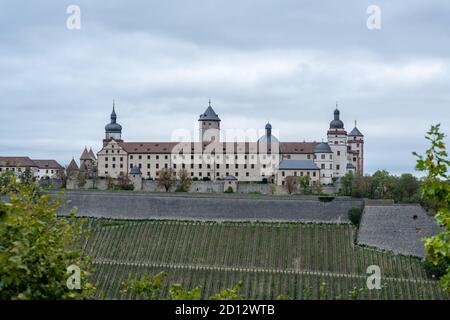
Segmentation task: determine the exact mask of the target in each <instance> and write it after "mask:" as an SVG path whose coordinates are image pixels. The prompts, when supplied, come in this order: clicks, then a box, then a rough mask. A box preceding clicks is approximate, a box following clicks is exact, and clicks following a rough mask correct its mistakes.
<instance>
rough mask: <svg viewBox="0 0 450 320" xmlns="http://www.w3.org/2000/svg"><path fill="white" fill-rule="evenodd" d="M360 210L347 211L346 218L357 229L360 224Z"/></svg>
mask: <svg viewBox="0 0 450 320" xmlns="http://www.w3.org/2000/svg"><path fill="white" fill-rule="evenodd" d="M361 216H362V210H361V209H360V208H351V209H350V210H348V218H349V219H350V222H351V223H352V224H353V225H355V226H356V227H359V223H360V222H361Z"/></svg>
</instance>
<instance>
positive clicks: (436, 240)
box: [413, 124, 450, 293]
mask: <svg viewBox="0 0 450 320" xmlns="http://www.w3.org/2000/svg"><path fill="white" fill-rule="evenodd" d="M425 138H426V139H427V140H428V141H430V143H431V146H430V148H429V149H427V150H426V151H425V155H419V154H417V153H416V152H414V153H413V155H415V156H416V157H417V158H418V160H417V164H416V169H417V170H419V171H423V172H426V173H427V176H426V178H425V179H424V182H423V185H422V195H423V197H425V198H428V199H432V200H434V201H436V202H437V203H439V204H440V206H439V208H438V210H437V213H436V216H435V219H436V222H437V224H438V225H441V226H442V227H443V229H444V230H443V231H442V232H440V233H438V234H436V235H435V236H432V237H426V238H424V243H425V250H426V252H427V253H428V255H427V260H428V261H429V262H430V263H432V264H433V265H435V266H443V267H444V268H445V270H446V273H445V274H444V275H442V276H441V278H440V284H441V286H442V287H443V288H444V289H445V290H447V292H449V293H450V209H449V208H450V182H449V181H450V179H449V174H448V168H449V166H450V160H449V158H448V153H447V151H446V147H445V143H444V138H445V134H444V133H442V132H441V131H440V124H438V125H433V126H431V129H430V130H429V131H428V132H427V135H426V136H425Z"/></svg>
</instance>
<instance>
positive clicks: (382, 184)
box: [369, 170, 395, 199]
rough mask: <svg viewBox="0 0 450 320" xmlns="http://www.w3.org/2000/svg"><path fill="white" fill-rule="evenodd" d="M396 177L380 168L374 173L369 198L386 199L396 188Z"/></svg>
mask: <svg viewBox="0 0 450 320" xmlns="http://www.w3.org/2000/svg"><path fill="white" fill-rule="evenodd" d="M394 184H395V183H394V178H393V177H392V176H391V175H390V174H389V172H388V171H386V170H378V171H376V172H375V173H374V174H373V175H372V185H371V188H370V195H369V198H372V199H386V198H388V197H390V196H391V194H392V190H393V188H394Z"/></svg>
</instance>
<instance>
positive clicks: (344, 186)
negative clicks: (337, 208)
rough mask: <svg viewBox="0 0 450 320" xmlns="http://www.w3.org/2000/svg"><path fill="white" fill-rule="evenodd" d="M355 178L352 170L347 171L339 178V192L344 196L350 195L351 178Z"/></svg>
mask: <svg viewBox="0 0 450 320" xmlns="http://www.w3.org/2000/svg"><path fill="white" fill-rule="evenodd" d="M354 178H355V176H354V174H353V172H352V171H349V172H348V173H347V174H346V175H345V176H343V177H342V178H341V194H342V195H344V196H351V195H352V186H353V179H354Z"/></svg>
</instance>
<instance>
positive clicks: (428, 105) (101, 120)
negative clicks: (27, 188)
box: [0, 0, 450, 172]
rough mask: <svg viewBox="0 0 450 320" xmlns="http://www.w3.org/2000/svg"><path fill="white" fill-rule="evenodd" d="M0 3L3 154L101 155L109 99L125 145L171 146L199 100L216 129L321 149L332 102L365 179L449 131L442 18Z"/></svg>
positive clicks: (335, 7) (388, 11) (247, 7)
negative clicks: (437, 132)
mask: <svg viewBox="0 0 450 320" xmlns="http://www.w3.org/2000/svg"><path fill="white" fill-rule="evenodd" d="M33 4H34V3H33V2H31V1H29V2H27V1H24V2H21V3H20V4H18V3H15V2H9V3H2V10H0V28H1V30H2V31H3V32H2V33H1V35H0V40H1V42H0V96H1V97H2V101H1V102H0V108H1V109H2V111H3V110H5V112H3V113H2V115H3V116H2V123H3V124H2V126H1V129H0V130H1V135H0V153H1V154H8V155H25V154H26V155H30V156H32V157H47V158H56V159H58V160H59V161H61V162H63V163H67V162H68V161H70V159H71V158H72V156H75V157H78V156H79V154H80V152H81V150H82V148H83V147H84V146H85V145H87V146H93V147H94V149H96V150H98V149H99V148H100V146H101V139H102V137H103V130H104V125H105V123H106V122H107V121H108V118H109V113H110V110H111V103H112V99H113V98H115V99H116V103H117V104H116V105H117V112H118V116H119V119H118V121H119V122H120V123H121V124H122V125H123V127H124V130H123V134H124V137H125V138H126V139H128V140H135V141H144V140H149V141H162V140H169V139H170V136H171V132H172V131H173V130H176V129H178V128H186V129H189V130H191V131H192V130H194V129H193V126H192V124H193V122H195V121H196V120H197V117H198V115H199V114H200V113H201V112H203V110H204V109H205V108H206V106H207V100H208V98H211V99H212V100H213V106H214V108H215V110H216V111H217V112H218V113H219V115H220V117H221V118H222V120H223V121H222V126H223V127H224V128H235V127H236V126H244V127H252V128H257V129H258V128H262V127H263V126H264V124H265V123H266V122H267V121H270V122H271V123H272V124H273V125H274V128H277V129H279V130H280V136H281V138H282V140H285V141H294V140H303V139H307V140H317V141H320V140H321V139H322V138H325V136H326V130H327V128H328V124H329V121H330V120H331V117H332V111H333V109H334V104H335V101H336V100H337V101H339V106H340V109H341V111H342V117H343V120H344V122H345V124H346V128H347V129H351V127H352V125H353V121H354V120H358V123H359V125H358V127H360V129H361V131H362V132H363V133H364V134H365V135H366V139H367V148H366V152H367V159H366V168H367V169H368V171H373V170H376V169H377V168H386V169H388V170H392V171H395V172H402V171H410V170H411V167H412V165H413V163H414V159H413V158H412V156H411V151H415V150H417V151H420V150H423V149H424V147H425V140H424V139H423V135H424V133H425V131H426V130H427V128H428V127H429V125H431V124H432V123H437V122H443V129H444V130H445V131H446V132H447V133H448V132H449V123H448V119H450V108H449V107H448V106H449V104H450V93H449V90H448V83H450V82H449V80H450V73H449V70H450V57H449V54H448V52H450V51H449V49H450V47H449V44H450V41H448V40H449V32H448V30H450V29H449V28H448V16H449V14H450V5H449V4H447V3H445V2H443V1H428V2H423V1H416V0H415V1H409V2H408V4H409V5H408V6H405V5H403V4H400V3H397V2H395V3H394V2H392V1H379V2H378V4H379V5H380V6H381V8H382V19H383V20H382V30H380V31H369V30H367V28H366V27H365V22H366V17H367V15H366V13H365V10H366V8H367V6H368V5H369V4H372V2H371V1H347V2H345V3H344V2H338V1H327V2H320V4H319V3H318V2H316V1H294V0H292V1H287V0H284V1H277V2H273V1H256V0H254V1H239V2H237V1H236V2H231V1H193V0H192V1H131V2H127V3H126V4H125V3H124V2H121V1H109V2H103V3H97V2H92V1H78V4H79V5H80V7H81V10H82V29H81V30H79V31H69V30H67V29H66V28H65V19H66V17H67V15H66V14H65V8H66V6H67V5H69V4H72V2H54V1H42V2H40V5H39V6H36V5H34V6H33Z"/></svg>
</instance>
